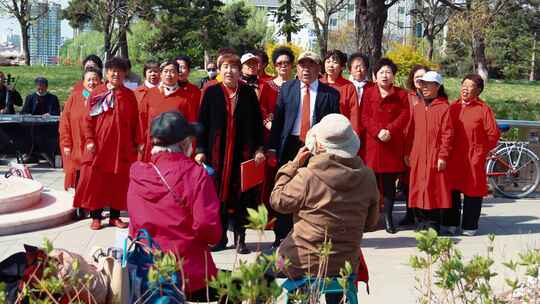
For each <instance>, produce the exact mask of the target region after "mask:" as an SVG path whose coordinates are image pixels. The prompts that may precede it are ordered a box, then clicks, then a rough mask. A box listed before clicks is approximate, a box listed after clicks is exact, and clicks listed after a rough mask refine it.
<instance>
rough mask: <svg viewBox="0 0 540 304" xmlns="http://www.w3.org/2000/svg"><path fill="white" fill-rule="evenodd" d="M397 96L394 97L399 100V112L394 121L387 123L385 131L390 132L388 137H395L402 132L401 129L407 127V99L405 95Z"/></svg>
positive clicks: (409, 111) (408, 110)
mask: <svg viewBox="0 0 540 304" xmlns="http://www.w3.org/2000/svg"><path fill="white" fill-rule="evenodd" d="M398 96H399V97H398ZM398 96H396V97H398V98H399V101H398V102H399V104H400V105H401V111H400V113H399V115H398V117H396V119H394V121H392V122H391V123H389V124H388V126H386V129H387V130H388V131H390V135H395V134H397V133H398V132H403V129H405V127H407V123H408V122H409V118H410V116H411V109H410V108H411V106H410V105H409V98H408V97H407V95H406V94H399V95H398Z"/></svg>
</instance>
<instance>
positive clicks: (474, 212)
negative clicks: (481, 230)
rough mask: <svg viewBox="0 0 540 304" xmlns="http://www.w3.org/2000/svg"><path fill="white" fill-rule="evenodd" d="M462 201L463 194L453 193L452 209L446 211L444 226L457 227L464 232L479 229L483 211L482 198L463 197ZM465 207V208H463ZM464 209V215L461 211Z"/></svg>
mask: <svg viewBox="0 0 540 304" xmlns="http://www.w3.org/2000/svg"><path fill="white" fill-rule="evenodd" d="M463 197H464V199H463V200H461V192H459V191H452V208H451V209H446V210H445V211H444V215H443V224H444V225H445V226H455V227H459V226H460V224H461V228H462V229H463V230H476V229H478V220H479V219H480V212H481V210H482V198H481V197H471V196H467V195H463ZM462 206H463V207H462ZM462 208H463V215H462V214H461V209H462Z"/></svg>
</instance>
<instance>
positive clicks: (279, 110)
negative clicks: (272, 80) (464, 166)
mask: <svg viewBox="0 0 540 304" xmlns="http://www.w3.org/2000/svg"><path fill="white" fill-rule="evenodd" d="M300 96H301V94H300V80H298V79H294V80H290V81H287V82H285V83H284V84H283V85H282V86H281V89H280V90H279V97H278V100H277V103H276V110H275V113H274V120H273V121H272V130H271V131H270V141H269V144H268V149H273V150H276V151H277V157H278V159H279V160H280V162H283V161H287V160H282V159H281V157H282V154H283V147H284V146H285V143H286V140H287V137H289V135H290V134H291V131H292V129H293V126H294V122H295V120H296V117H297V114H298V109H299V108H300ZM331 113H339V92H338V91H337V90H335V89H334V88H332V87H330V86H328V85H326V84H324V83H321V82H320V81H319V87H318V89H317V98H316V99H315V109H314V111H313V116H314V117H313V118H312V121H313V124H316V123H318V122H319V121H321V119H322V118H323V117H324V116H326V115H328V114H331Z"/></svg>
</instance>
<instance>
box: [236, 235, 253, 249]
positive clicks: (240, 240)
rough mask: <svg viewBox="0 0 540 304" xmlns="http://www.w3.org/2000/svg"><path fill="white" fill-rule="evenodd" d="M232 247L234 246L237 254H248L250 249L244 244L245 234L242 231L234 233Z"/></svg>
mask: <svg viewBox="0 0 540 304" xmlns="http://www.w3.org/2000/svg"><path fill="white" fill-rule="evenodd" d="M234 247H236V252H237V253H238V254H248V253H250V252H251V251H250V250H249V248H247V246H246V234H245V232H243V233H236V232H235V233H234Z"/></svg>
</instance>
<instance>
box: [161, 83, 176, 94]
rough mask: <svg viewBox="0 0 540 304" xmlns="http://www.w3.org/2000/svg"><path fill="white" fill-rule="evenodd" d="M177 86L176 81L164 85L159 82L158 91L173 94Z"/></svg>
mask: <svg viewBox="0 0 540 304" xmlns="http://www.w3.org/2000/svg"><path fill="white" fill-rule="evenodd" d="M179 88H180V87H179V86H178V83H175V84H174V85H172V86H169V85H166V84H164V83H163V82H162V83H160V84H159V91H160V92H161V93H162V94H163V95H165V96H169V95H172V94H174V93H175V92H176V91H178V89H179Z"/></svg>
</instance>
